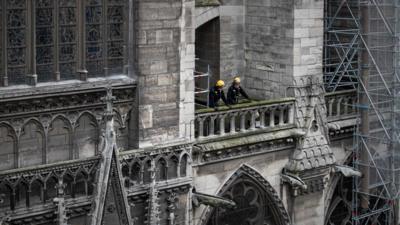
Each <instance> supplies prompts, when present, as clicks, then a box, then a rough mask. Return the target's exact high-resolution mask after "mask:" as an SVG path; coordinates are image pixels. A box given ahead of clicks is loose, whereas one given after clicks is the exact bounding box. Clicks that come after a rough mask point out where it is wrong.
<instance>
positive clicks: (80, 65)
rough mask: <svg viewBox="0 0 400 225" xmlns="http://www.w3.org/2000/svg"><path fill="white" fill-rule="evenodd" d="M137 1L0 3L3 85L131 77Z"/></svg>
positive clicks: (9, 0) (19, 0)
mask: <svg viewBox="0 0 400 225" xmlns="http://www.w3.org/2000/svg"><path fill="white" fill-rule="evenodd" d="M131 6H132V0H4V1H1V2H0V53H1V57H0V78H1V79H0V86H8V85H17V84H25V83H28V84H35V83H36V82H49V81H59V80H70V79H83V80H84V79H86V78H87V77H104V76H109V75H121V74H125V75H128V74H129V71H128V68H131V67H130V66H129V62H131V61H132V60H128V59H131V56H129V55H128V54H132V51H130V50H131V49H130V48H131V47H132V46H133V45H132V43H129V40H133V38H131V37H132V33H133V26H132V24H130V23H132V13H131V12H132V10H131V9H132V7H131Z"/></svg>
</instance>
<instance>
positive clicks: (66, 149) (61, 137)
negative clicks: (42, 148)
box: [46, 115, 72, 163]
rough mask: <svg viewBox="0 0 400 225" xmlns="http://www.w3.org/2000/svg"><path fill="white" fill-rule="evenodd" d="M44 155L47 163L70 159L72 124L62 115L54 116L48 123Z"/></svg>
mask: <svg viewBox="0 0 400 225" xmlns="http://www.w3.org/2000/svg"><path fill="white" fill-rule="evenodd" d="M46 156H47V162H48V163H54V162H59V161H65V160H69V159H72V125H71V123H70V121H69V120H68V119H67V118H65V117H64V116H62V115H57V116H55V117H54V118H53V119H52V121H51V123H50V126H49V129H48V134H47V152H46Z"/></svg>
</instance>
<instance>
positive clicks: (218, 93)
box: [208, 87, 228, 108]
mask: <svg viewBox="0 0 400 225" xmlns="http://www.w3.org/2000/svg"><path fill="white" fill-rule="evenodd" d="M220 99H222V101H223V102H224V103H225V105H228V102H227V101H226V98H225V93H224V90H222V89H221V90H218V88H216V87H212V88H211V89H210V93H209V94H208V106H209V107H212V108H214V107H216V106H217V103H218V101H219V100H220Z"/></svg>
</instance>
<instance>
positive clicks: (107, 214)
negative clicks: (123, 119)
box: [90, 88, 133, 225]
mask: <svg viewBox="0 0 400 225" xmlns="http://www.w3.org/2000/svg"><path fill="white" fill-rule="evenodd" d="M102 100H103V101H104V102H105V103H106V112H105V114H104V120H105V121H106V129H105V134H104V142H105V144H104V148H103V149H102V151H101V156H102V157H101V162H100V168H99V172H98V173H99V174H98V179H97V187H96V189H95V193H94V200H93V204H92V212H91V222H90V224H91V225H102V224H115V225H132V224H133V223H132V219H131V216H130V210H129V205H128V199H127V196H126V192H125V190H124V186H123V181H122V175H121V170H120V165H119V160H118V152H117V146H116V140H115V131H114V119H113V115H114V113H113V101H114V100H115V97H114V96H113V95H112V89H111V88H107V95H106V96H105V97H104V98H102ZM110 218H111V223H109V222H110V221H108V220H109V219H110ZM115 218H118V221H115ZM107 221H108V222H107Z"/></svg>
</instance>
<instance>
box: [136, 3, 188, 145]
mask: <svg viewBox="0 0 400 225" xmlns="http://www.w3.org/2000/svg"><path fill="white" fill-rule="evenodd" d="M193 10H194V1H182V0H173V1H168V2H165V1H159V0H154V1H144V0H139V1H137V15H138V16H137V18H136V28H137V30H136V33H137V56H136V57H137V72H138V77H139V99H138V101H139V128H140V134H139V140H140V142H141V145H142V146H145V145H152V144H159V143H162V142H164V141H166V140H173V139H177V138H179V137H182V136H185V134H186V133H190V125H188V124H190V122H188V121H190V118H189V114H190V113H193V110H192V108H193V106H191V105H190V104H188V103H193V97H190V93H193V75H192V73H191V71H193V68H194V65H193V60H194V35H193V32H194V29H193V28H192V17H193V16H192V11H193ZM189 75H190V76H189ZM192 105H193V104H192ZM181 111H184V112H188V113H182V112H181ZM188 126H189V127H188ZM185 129H186V130H187V132H185Z"/></svg>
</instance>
